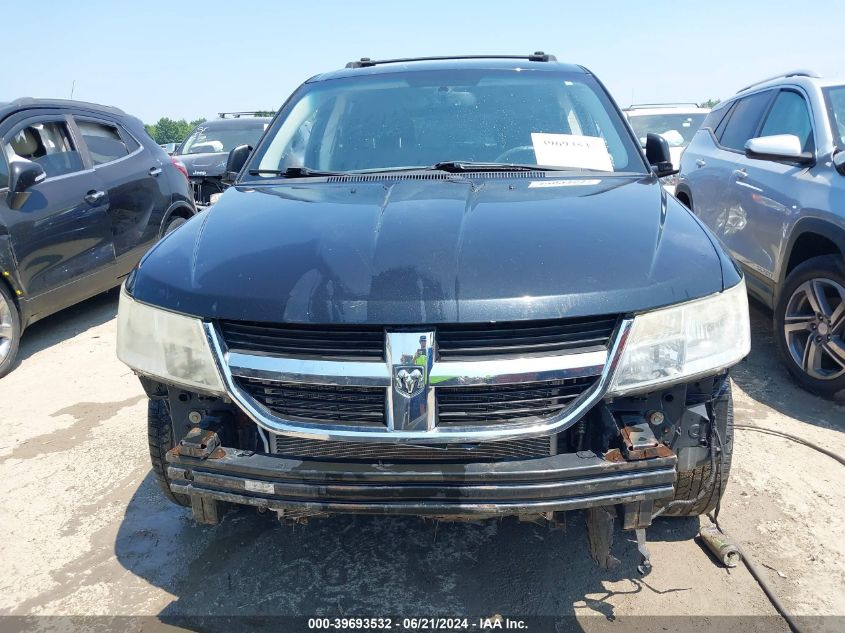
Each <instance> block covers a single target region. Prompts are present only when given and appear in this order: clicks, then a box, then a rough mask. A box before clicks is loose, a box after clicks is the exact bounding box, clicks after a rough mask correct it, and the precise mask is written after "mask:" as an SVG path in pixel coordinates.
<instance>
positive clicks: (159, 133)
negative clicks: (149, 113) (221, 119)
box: [144, 117, 205, 145]
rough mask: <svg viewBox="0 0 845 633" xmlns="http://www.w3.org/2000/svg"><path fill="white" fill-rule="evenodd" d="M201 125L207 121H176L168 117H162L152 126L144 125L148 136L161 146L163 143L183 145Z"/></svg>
mask: <svg viewBox="0 0 845 633" xmlns="http://www.w3.org/2000/svg"><path fill="white" fill-rule="evenodd" d="M200 123H205V119H196V120H194V121H186V120H185V119H179V120H178V121H176V120H174V119H169V118H167V117H161V118H160V119H159V120H158V121H157V122H156V123H153V124H152V125H144V129H146V130H147V134H149V135H150V136H151V137H152V138H153V140H154V141H155V142H156V143H158V144H159V145H161V144H162V143H181V142H182V141H184V140H185V139H186V138H187V137H188V134H190V133H191V132H192V131H193V129H194V128H195V127H196V126H198V125H199V124H200Z"/></svg>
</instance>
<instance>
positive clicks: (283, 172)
mask: <svg viewBox="0 0 845 633" xmlns="http://www.w3.org/2000/svg"><path fill="white" fill-rule="evenodd" d="M264 174H270V175H273V176H283V177H285V178H310V177H312V176H345V175H346V172H343V171H320V170H319V169H310V168H308V167H286V168H285V169H250V170H249V175H250V176H261V175H264Z"/></svg>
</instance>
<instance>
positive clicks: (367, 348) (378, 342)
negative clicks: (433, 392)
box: [220, 321, 384, 360]
mask: <svg viewBox="0 0 845 633" xmlns="http://www.w3.org/2000/svg"><path fill="white" fill-rule="evenodd" d="M220 331H221V333H222V335H223V340H225V341H226V345H228V346H229V349H234V350H244V351H249V352H263V353H270V354H276V355H279V356H292V357H316V358H329V359H333V360H381V359H383V358H384V328H382V327H379V326H366V325H364V326H325V327H324V326H307V325H287V324H285V325H277V324H268V323H254V322H246V321H220Z"/></svg>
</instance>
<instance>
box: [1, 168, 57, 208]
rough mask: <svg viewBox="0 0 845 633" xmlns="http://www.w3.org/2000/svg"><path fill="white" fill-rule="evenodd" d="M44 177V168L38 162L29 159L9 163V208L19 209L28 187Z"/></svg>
mask: <svg viewBox="0 0 845 633" xmlns="http://www.w3.org/2000/svg"><path fill="white" fill-rule="evenodd" d="M46 177H47V174H46V173H45V172H44V168H43V167H42V166H41V165H39V164H38V163H33V162H32V161H29V160H26V161H22V160H19V161H13V162H12V164H11V165H9V194H8V204H9V208H10V209H15V210H18V209H20V208H21V207H22V206H23V205H24V204H25V203H26V201H27V199H28V198H29V189H31V188H32V187H33V186H34V185H37V184H38V183H39V182H41V181H42V180H44V179H45V178H46Z"/></svg>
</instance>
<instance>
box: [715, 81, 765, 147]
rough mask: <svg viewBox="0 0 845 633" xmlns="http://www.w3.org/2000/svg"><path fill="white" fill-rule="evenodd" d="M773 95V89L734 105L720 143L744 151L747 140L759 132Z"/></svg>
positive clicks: (745, 98)
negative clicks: (761, 121) (758, 129)
mask: <svg viewBox="0 0 845 633" xmlns="http://www.w3.org/2000/svg"><path fill="white" fill-rule="evenodd" d="M771 97H772V91H771V90H767V91H765V92H758V93H757V94H753V95H750V96H748V97H743V98H742V99H740V100H739V101H738V102H737V104H736V105H735V106H734V107H733V110H732V112H731V116H730V118H729V119H728V121H727V123H726V124H725V129H724V131H723V132H722V135H721V137H719V143H720V144H721V145H722V146H723V147H727V148H728V149H735V150H738V151H743V150H744V149H745V143H746V141H748V139H750V138H752V137H753V136H754V134H755V132H757V127H758V125H759V123H760V119H761V118H762V117H763V112H764V111H765V109H766V106H767V105H768V104H769V100H770V99H771Z"/></svg>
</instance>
